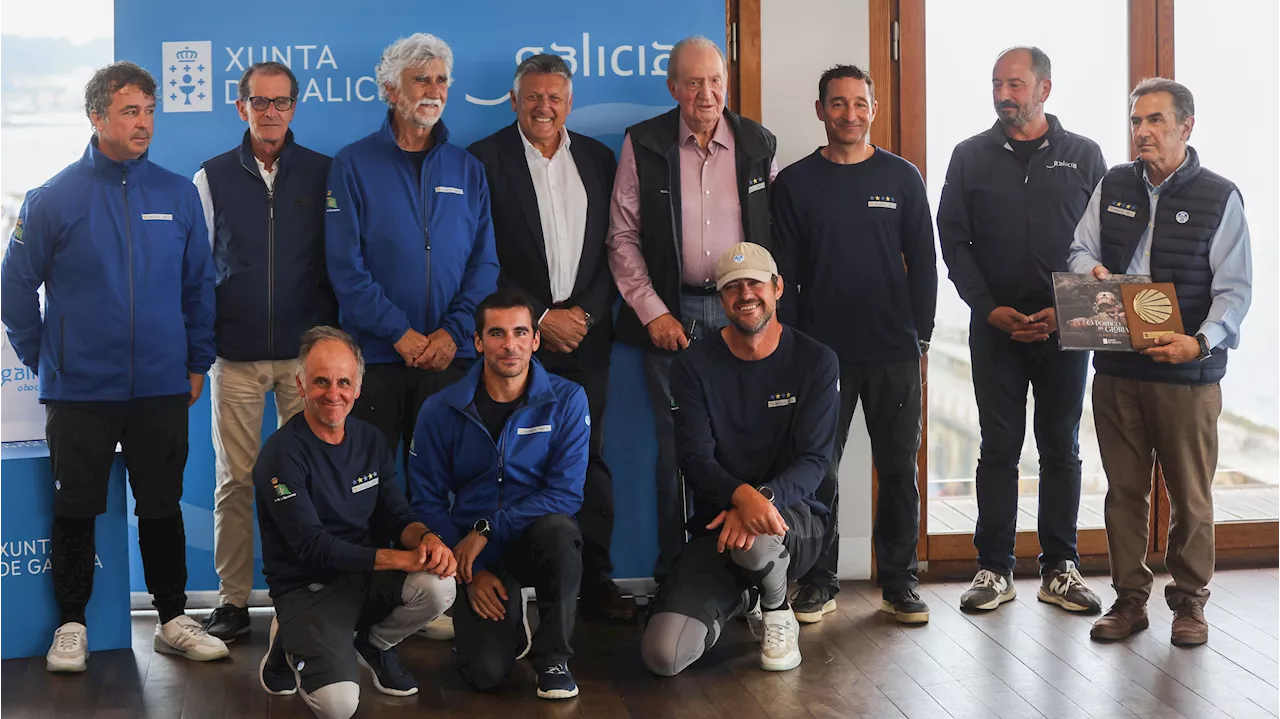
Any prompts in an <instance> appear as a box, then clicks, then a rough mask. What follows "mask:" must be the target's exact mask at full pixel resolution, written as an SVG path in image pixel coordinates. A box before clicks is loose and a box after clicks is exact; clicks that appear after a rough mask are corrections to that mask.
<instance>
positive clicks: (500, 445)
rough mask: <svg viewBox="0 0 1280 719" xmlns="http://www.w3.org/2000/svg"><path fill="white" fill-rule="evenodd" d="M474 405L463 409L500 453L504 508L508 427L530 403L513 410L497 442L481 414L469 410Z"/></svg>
mask: <svg viewBox="0 0 1280 719" xmlns="http://www.w3.org/2000/svg"><path fill="white" fill-rule="evenodd" d="M474 407H475V402H472V403H471V404H470V405H469V406H468V407H467V409H464V410H462V413H463V414H464V415H466V416H467V418H468V419H470V420H471V421H472V422H475V423H476V425H478V426H479V427H480V429H482V430H484V435H485V436H486V437H488V438H489V443H490V444H492V445H493V449H494V451H496V452H497V453H498V509H502V503H503V496H504V495H505V494H506V486H507V485H506V478H507V456H506V455H507V428H508V427H510V426H511V423H512V421H513V420H515V418H516V415H518V414H520V412H521V411H522V410H525V409H528V408H529V405H528V404H526V405H524V406H523V407H517V408H516V409H515V410H513V411H512V412H511V416H510V417H508V418H507V424H506V425H505V426H503V428H502V434H501V435H500V436H499V438H498V441H497V442H495V441H493V436H492V435H490V434H489V428H488V427H486V426H485V424H484V422H483V421H481V420H480V416H479V414H478V412H477V413H473V412H471V411H468V410H471V409H473V408H474Z"/></svg>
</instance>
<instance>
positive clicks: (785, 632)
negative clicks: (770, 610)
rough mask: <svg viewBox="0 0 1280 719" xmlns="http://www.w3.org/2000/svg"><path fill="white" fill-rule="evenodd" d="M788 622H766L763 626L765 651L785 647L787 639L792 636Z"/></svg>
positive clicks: (792, 632)
mask: <svg viewBox="0 0 1280 719" xmlns="http://www.w3.org/2000/svg"><path fill="white" fill-rule="evenodd" d="M794 632H795V630H794V629H792V627H791V623H790V622H776V623H775V622H766V623H765V625H764V640H763V646H764V648H765V649H780V648H782V647H785V646H786V645H787V639H788V637H791V636H794Z"/></svg>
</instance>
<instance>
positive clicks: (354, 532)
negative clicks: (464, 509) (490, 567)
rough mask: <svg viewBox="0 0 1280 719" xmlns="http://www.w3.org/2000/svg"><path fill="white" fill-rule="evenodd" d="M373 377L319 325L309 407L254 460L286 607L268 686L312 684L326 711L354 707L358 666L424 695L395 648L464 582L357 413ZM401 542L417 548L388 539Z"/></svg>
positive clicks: (306, 360) (337, 335)
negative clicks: (364, 383) (393, 545)
mask: <svg viewBox="0 0 1280 719" xmlns="http://www.w3.org/2000/svg"><path fill="white" fill-rule="evenodd" d="M363 376H364V360H363V359H362V357H361V355H360V347H359V346H358V345H356V344H355V342H354V341H352V339H351V337H350V336H349V335H348V334H347V333H345V332H343V331H341V330H338V329H334V328H332V327H314V328H312V329H310V330H308V331H307V333H306V334H304V335H303V336H302V351H301V356H300V357H299V358H298V369H297V380H296V381H297V383H298V392H299V394H300V395H301V396H302V400H303V410H302V412H299V413H298V414H297V415H294V417H293V419H291V420H289V422H288V423H286V424H285V425H284V426H283V427H281V428H280V429H279V430H278V431H277V432H276V433H275V434H273V435H271V437H270V438H269V439H268V440H267V443H266V446H264V447H263V449H262V454H261V455H260V456H259V458H258V463H257V465H256V466H255V467H254V469H253V483H254V486H255V488H256V491H257V502H258V526H259V528H260V530H261V535H262V565H263V566H262V571H263V574H264V575H265V576H266V578H267V586H269V587H270V589H271V598H272V600H273V601H274V602H275V607H276V618H275V619H273V620H272V622H271V638H270V646H269V648H268V650H267V655H266V656H265V657H263V659H262V663H261V665H260V679H261V681H262V687H263V689H266V690H267V692H268V693H270V694H277V695H280V694H293V693H294V692H296V691H297V689H298V684H299V683H301V685H302V686H301V688H302V698H303V700H305V701H306V703H307V706H308V707H310V708H311V711H313V712H315V714H316V716H318V717H321V719H347V717H350V716H351V715H352V714H354V713H355V711H356V706H357V705H358V704H359V703H360V684H359V674H358V671H359V670H358V669H357V668H356V664H357V663H359V664H362V665H364V666H365V667H366V668H368V669H369V670H370V671H371V672H373V685H374V686H375V687H377V689H378V691H380V692H382V693H383V694H391V695H394V696H408V695H410V694H415V693H417V691H418V685H417V683H416V682H415V681H414V679H413V676H411V675H410V674H409V672H408V671H407V670H405V668H404V667H403V666H402V665H401V664H400V660H399V659H398V658H397V657H396V651H395V646H396V645H397V644H399V643H400V641H401V640H403V639H404V638H405V637H407V636H409V635H410V634H413V633H414V632H416V631H418V630H419V629H421V628H422V627H424V626H426V624H427V622H429V621H431V620H432V619H434V618H435V617H436V616H437V615H439V614H440V613H441V612H443V611H444V610H445V609H447V608H448V607H449V605H450V604H452V603H453V597H454V592H455V589H454V587H455V584H454V579H453V575H454V570H455V568H456V564H455V562H454V560H453V553H452V552H450V551H449V547H447V546H446V545H445V544H444V543H443V542H441V541H440V537H439V536H437V535H436V534H435V533H434V532H432V531H431V530H430V529H428V528H427V527H426V526H425V525H423V524H422V523H421V522H418V521H415V520H414V515H413V512H412V511H410V509H409V505H408V502H407V501H406V500H405V498H404V492H403V491H402V490H401V489H400V488H399V487H397V486H396V482H395V458H394V457H392V455H391V451H390V450H389V449H387V440H386V438H385V437H384V436H383V435H382V434H381V433H380V432H379V431H378V430H377V429H376V428H375V427H374V426H373V425H371V424H368V423H365V422H362V421H361V420H358V419H355V418H354V417H348V416H347V415H348V414H349V413H350V412H351V405H352V403H354V402H355V399H356V397H358V396H359V395H360V381H361V379H362V377H363ZM393 539H395V540H398V542H399V546H402V547H404V549H378V547H386V546H388V544H390V542H391V541H392V540H393ZM353 633H354V634H355V637H354V639H353V638H352V634H353Z"/></svg>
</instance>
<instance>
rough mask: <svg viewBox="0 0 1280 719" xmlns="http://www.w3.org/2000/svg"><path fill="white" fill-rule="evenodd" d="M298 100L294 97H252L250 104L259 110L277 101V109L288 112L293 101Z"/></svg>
mask: <svg viewBox="0 0 1280 719" xmlns="http://www.w3.org/2000/svg"><path fill="white" fill-rule="evenodd" d="M295 102H297V98H294V97H251V98H249V106H250V107H252V108H253V109H255V110H257V111H258V112H262V111H263V110H266V109H267V106H268V105H270V104H272V103H275V106H276V109H277V110H279V111H280V112H288V111H289V108H291V107H293V103H295Z"/></svg>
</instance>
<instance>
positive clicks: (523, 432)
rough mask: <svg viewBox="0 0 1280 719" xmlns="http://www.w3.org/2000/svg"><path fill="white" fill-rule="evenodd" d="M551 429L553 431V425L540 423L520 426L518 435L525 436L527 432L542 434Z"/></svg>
mask: <svg viewBox="0 0 1280 719" xmlns="http://www.w3.org/2000/svg"><path fill="white" fill-rule="evenodd" d="M550 431H551V425H549V424H540V425H538V426H536V427H518V428H516V435H517V436H523V435H526V434H540V433H542V432H550Z"/></svg>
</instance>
